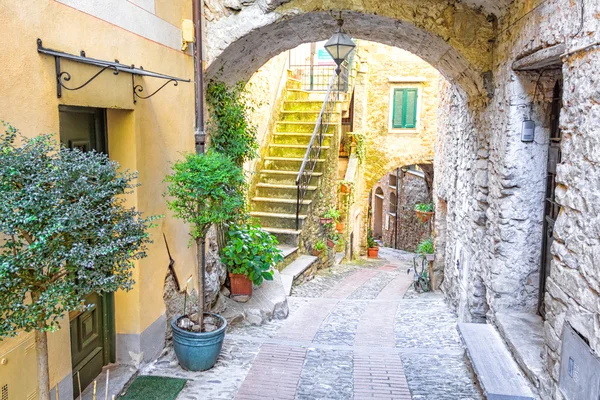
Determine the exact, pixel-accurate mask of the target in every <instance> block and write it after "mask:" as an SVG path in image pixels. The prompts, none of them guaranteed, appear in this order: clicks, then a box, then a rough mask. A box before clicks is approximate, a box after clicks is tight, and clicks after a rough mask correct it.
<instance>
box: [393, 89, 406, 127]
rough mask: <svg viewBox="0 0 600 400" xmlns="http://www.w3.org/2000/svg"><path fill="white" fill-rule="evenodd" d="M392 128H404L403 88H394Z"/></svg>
mask: <svg viewBox="0 0 600 400" xmlns="http://www.w3.org/2000/svg"><path fill="white" fill-rule="evenodd" d="M393 107H394V108H393V114H392V128H394V129H399V128H404V89H394V104H393Z"/></svg>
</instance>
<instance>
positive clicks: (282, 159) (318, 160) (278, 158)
mask: <svg viewBox="0 0 600 400" xmlns="http://www.w3.org/2000/svg"><path fill="white" fill-rule="evenodd" d="M265 160H267V161H294V162H302V161H304V158H300V157H273V156H268V157H265ZM324 161H325V159H324V158H319V159H317V162H324Z"/></svg>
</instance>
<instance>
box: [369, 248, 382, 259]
mask: <svg viewBox="0 0 600 400" xmlns="http://www.w3.org/2000/svg"><path fill="white" fill-rule="evenodd" d="M378 254H379V247H369V249H368V250H367V255H368V256H369V258H377V256H378Z"/></svg>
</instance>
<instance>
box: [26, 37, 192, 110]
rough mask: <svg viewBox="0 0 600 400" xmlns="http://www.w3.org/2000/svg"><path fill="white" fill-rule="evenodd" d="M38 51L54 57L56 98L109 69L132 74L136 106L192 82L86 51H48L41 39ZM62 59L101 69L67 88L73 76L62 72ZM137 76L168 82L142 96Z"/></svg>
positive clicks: (38, 40) (38, 42)
mask: <svg viewBox="0 0 600 400" xmlns="http://www.w3.org/2000/svg"><path fill="white" fill-rule="evenodd" d="M37 50H38V52H39V53H42V54H46V55H50V56H53V57H54V65H55V70H56V97H58V98H60V97H62V90H63V89H66V90H71V91H75V90H80V89H83V88H84V87H86V86H87V85H88V84H90V83H91V82H92V81H93V80H94V79H96V78H97V77H99V76H100V75H101V74H102V73H103V72H104V71H106V70H107V69H110V70H113V74H114V75H118V74H119V72H126V73H129V74H131V90H132V92H133V103H134V104H135V103H136V102H137V99H149V98H150V97H152V96H154V95H155V94H156V93H158V92H159V91H160V90H161V89H163V88H164V87H165V86H167V85H168V84H169V83H171V82H173V86H178V85H179V82H191V80H190V79H182V78H177V77H174V76H169V75H164V74H160V73H157V72H152V71H146V70H144V68H143V67H136V66H135V65H125V64H121V63H120V62H119V60H115V61H105V60H99V59H95V58H90V57H87V56H86V54H85V51H83V50H82V51H81V52H80V53H79V55H74V54H69V53H64V52H61V51H56V50H52V49H48V48H45V47H44V46H43V45H42V40H41V39H37ZM62 59H66V60H69V61H73V62H78V63H82V64H87V65H93V66H95V67H98V68H100V70H99V71H98V72H96V73H95V74H94V75H92V77H91V78H89V79H88V80H87V81H85V82H84V83H83V84H81V85H79V86H76V87H69V86H67V84H66V82H69V81H70V80H71V74H70V73H69V72H67V71H63V70H62V68H61V60H62ZM135 75H141V76H147V77H151V78H158V79H163V80H166V82H165V83H164V84H163V85H162V86H160V87H159V88H158V89H156V90H155V91H154V92H152V93H151V94H149V95H148V96H142V95H140V93H142V92H143V91H144V87H143V86H142V85H140V84H138V85H136V84H135Z"/></svg>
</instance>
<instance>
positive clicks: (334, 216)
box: [321, 208, 340, 225]
mask: <svg viewBox="0 0 600 400" xmlns="http://www.w3.org/2000/svg"><path fill="white" fill-rule="evenodd" d="M339 219H340V212H339V211H338V210H337V209H336V208H330V209H329V210H327V211H326V212H325V213H324V214H323V215H322V216H321V225H328V224H333V223H334V222H335V221H338V220H339Z"/></svg>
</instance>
